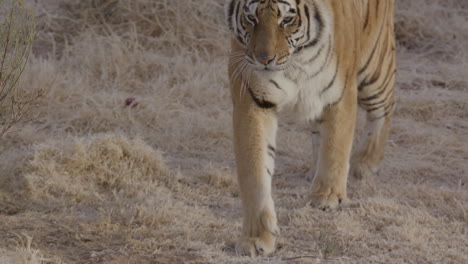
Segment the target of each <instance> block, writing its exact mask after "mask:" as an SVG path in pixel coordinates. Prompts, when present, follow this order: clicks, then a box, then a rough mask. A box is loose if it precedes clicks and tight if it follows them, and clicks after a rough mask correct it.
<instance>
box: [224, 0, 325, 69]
mask: <svg viewBox="0 0 468 264" xmlns="http://www.w3.org/2000/svg"><path fill="white" fill-rule="evenodd" d="M302 2H304V1H302ZM301 5H302V6H301ZM226 7H227V8H226V10H227V19H228V24H229V27H230V29H231V31H232V32H233V33H234V35H235V37H236V39H237V40H238V42H239V44H240V45H241V46H242V47H243V48H244V51H245V59H246V60H247V62H248V63H249V65H250V67H251V68H252V69H255V70H265V71H278V70H284V69H285V68H286V67H287V64H288V62H289V61H290V58H291V56H292V55H293V54H294V53H295V52H298V51H300V50H301V49H302V48H303V47H305V46H306V45H312V43H313V42H317V40H318V38H319V35H320V33H321V31H322V28H323V22H322V19H321V17H320V14H319V13H318V12H317V9H316V7H315V6H312V8H310V7H308V6H307V5H306V4H305V3H301V1H300V0H230V1H228V3H227V5H226ZM311 16H313V17H311ZM311 20H314V21H311Z"/></svg>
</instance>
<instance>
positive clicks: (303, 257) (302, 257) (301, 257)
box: [281, 256, 318, 261]
mask: <svg viewBox="0 0 468 264" xmlns="http://www.w3.org/2000/svg"><path fill="white" fill-rule="evenodd" d="M305 258H312V259H317V258H318V257H317V256H298V257H292V258H283V259H281V261H291V260H297V259H305Z"/></svg>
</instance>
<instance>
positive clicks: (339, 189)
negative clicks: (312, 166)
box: [310, 179, 349, 211]
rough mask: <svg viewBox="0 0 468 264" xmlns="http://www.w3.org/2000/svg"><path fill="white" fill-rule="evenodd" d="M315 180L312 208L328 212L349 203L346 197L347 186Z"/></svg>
mask: <svg viewBox="0 0 468 264" xmlns="http://www.w3.org/2000/svg"><path fill="white" fill-rule="evenodd" d="M314 180H315V181H314V184H313V189H312V190H313V191H312V195H311V197H310V198H311V202H310V205H311V206H313V207H317V208H319V209H320V210H324V211H328V210H333V209H336V208H337V207H338V206H342V205H346V204H348V203H349V199H348V197H347V196H346V184H337V185H331V184H326V183H324V182H321V181H320V180H319V179H314Z"/></svg>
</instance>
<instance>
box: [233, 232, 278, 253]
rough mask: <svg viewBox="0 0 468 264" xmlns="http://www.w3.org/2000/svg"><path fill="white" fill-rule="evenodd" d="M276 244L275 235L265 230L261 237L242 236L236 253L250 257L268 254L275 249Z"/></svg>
mask: <svg viewBox="0 0 468 264" xmlns="http://www.w3.org/2000/svg"><path fill="white" fill-rule="evenodd" d="M275 245H276V237H275V235H273V234H272V233H270V232H264V233H263V234H261V235H260V236H259V237H241V238H240V239H239V240H238V242H237V244H236V253H237V254H238V255H247V256H250V257H256V256H267V255H269V254H271V253H273V252H274V251H275Z"/></svg>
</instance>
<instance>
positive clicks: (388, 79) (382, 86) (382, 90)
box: [359, 71, 396, 102]
mask: <svg viewBox="0 0 468 264" xmlns="http://www.w3.org/2000/svg"><path fill="white" fill-rule="evenodd" d="M389 73H392V74H387V78H386V79H385V81H384V82H383V83H382V85H381V86H380V87H379V88H378V89H376V91H378V92H377V93H375V94H373V95H371V96H369V97H366V98H360V99H359V101H360V102H361V101H371V100H374V99H377V98H378V97H379V96H380V95H382V94H383V93H384V92H385V90H386V89H385V88H386V87H387V85H388V83H389V82H390V80H391V79H392V77H393V76H394V75H395V73H396V71H393V72H391V71H389Z"/></svg>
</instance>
